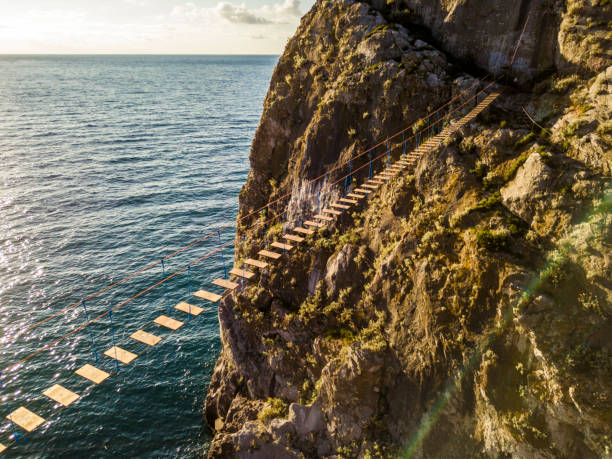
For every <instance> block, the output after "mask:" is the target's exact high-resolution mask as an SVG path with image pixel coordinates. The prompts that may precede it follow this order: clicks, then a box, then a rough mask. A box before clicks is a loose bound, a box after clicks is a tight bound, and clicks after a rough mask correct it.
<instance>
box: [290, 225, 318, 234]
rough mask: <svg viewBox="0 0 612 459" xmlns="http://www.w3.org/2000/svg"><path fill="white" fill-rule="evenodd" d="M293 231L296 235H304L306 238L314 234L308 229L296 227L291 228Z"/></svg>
mask: <svg viewBox="0 0 612 459" xmlns="http://www.w3.org/2000/svg"><path fill="white" fill-rule="evenodd" d="M293 231H295V232H296V233H300V234H305V235H306V236H309V235H311V234H314V231H313V230H311V229H308V228H302V227H301V226H298V227H297V228H293Z"/></svg>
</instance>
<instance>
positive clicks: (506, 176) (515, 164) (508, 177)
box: [504, 152, 529, 183]
mask: <svg viewBox="0 0 612 459" xmlns="http://www.w3.org/2000/svg"><path fill="white" fill-rule="evenodd" d="M527 158H529V153H527V152H525V153H523V154H522V155H521V156H519V157H518V158H516V159H515V160H514V162H513V163H512V166H510V169H508V170H507V171H506V173H505V174H504V183H505V182H509V181H510V180H512V179H513V178H514V175H515V174H516V171H517V170H518V168H519V167H521V166H522V165H523V164H525V161H527Z"/></svg>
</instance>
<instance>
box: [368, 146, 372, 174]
mask: <svg viewBox="0 0 612 459" xmlns="http://www.w3.org/2000/svg"><path fill="white" fill-rule="evenodd" d="M368 177H369V178H370V179H371V178H372V150H370V169H369V170H368Z"/></svg>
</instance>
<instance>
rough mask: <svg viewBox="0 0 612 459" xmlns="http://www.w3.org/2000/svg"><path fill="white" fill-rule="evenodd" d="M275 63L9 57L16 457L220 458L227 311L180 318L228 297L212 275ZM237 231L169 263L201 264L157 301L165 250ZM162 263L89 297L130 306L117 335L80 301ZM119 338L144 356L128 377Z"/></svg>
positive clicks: (5, 308) (4, 233) (1, 61)
mask: <svg viewBox="0 0 612 459" xmlns="http://www.w3.org/2000/svg"><path fill="white" fill-rule="evenodd" d="M276 61H277V57H276V56H232V57H230V56H0V322H1V324H2V336H1V346H0V369H2V371H3V378H2V382H3V386H2V387H1V388H0V392H1V395H2V404H0V412H1V414H2V415H1V416H0V418H1V419H2V421H1V422H0V443H3V444H5V445H11V446H10V448H9V449H7V450H6V452H5V454H6V455H7V456H9V457H14V456H16V457H26V456H27V457H196V456H200V455H202V454H203V453H205V452H206V450H207V448H208V445H209V440H210V438H211V435H210V432H209V431H208V429H207V428H206V426H205V424H204V422H203V417H202V409H203V405H204V399H205V394H206V390H207V387H208V383H209V380H210V377H211V374H212V370H213V367H214V364H215V362H216V359H217V357H218V354H219V351H220V343H219V329H218V322H217V311H216V305H214V304H211V303H207V302H206V301H202V300H197V299H195V300H193V301H191V302H192V304H194V305H197V306H200V307H203V308H204V312H203V313H202V314H200V315H199V316H198V317H192V318H191V320H188V315H187V314H185V313H183V312H180V311H175V310H173V308H174V306H175V305H176V304H177V303H179V302H180V301H185V300H187V299H188V298H190V297H189V293H190V292H191V293H193V292H195V291H196V290H198V289H199V288H206V289H207V290H214V291H217V292H219V290H218V289H216V290H215V288H214V287H211V284H210V282H211V281H212V280H214V279H215V278H217V277H222V276H223V275H224V269H229V268H230V265H231V259H232V256H233V246H232V245H231V244H232V241H233V239H234V227H233V224H234V222H235V217H236V213H237V207H238V193H239V191H240V188H241V186H242V184H243V183H244V181H245V179H246V176H247V173H248V168H249V162H248V155H249V148H250V143H251V140H252V138H253V134H254V132H255V129H256V127H257V123H258V121H259V117H260V115H261V111H262V105H263V99H264V97H265V94H266V91H267V87H268V84H269V80H270V77H271V74H272V71H273V68H274V65H275V64H276ZM226 226H229V228H226V229H224V230H223V231H221V232H220V233H218V234H214V235H213V236H212V237H209V238H207V239H205V240H203V241H200V242H199V243H196V244H194V245H192V246H191V247H189V248H187V249H186V250H184V251H182V252H180V253H178V254H176V255H174V256H172V257H170V258H168V259H167V260H165V262H164V270H165V275H166V276H170V275H171V274H173V273H175V272H177V271H179V270H181V269H184V270H183V271H182V272H180V273H179V274H177V275H176V276H174V277H172V278H171V279H170V280H168V281H166V282H165V283H162V284H160V285H157V286H156V287H153V288H151V289H150V290H147V289H148V288H149V287H151V286H153V285H154V284H156V283H158V282H159V281H161V280H162V266H161V263H160V259H161V258H162V257H165V256H168V255H171V254H172V253H173V252H175V251H176V250H177V249H180V248H181V247H184V246H186V245H187V244H189V243H191V242H193V241H196V240H198V239H200V238H202V237H203V236H205V235H207V234H209V233H211V232H213V231H215V230H216V229H218V228H222V227H226ZM227 244H229V245H227ZM223 245H226V246H225V247H224V248H223V249H222V250H219V247H220V246H223ZM215 250H217V251H216V252H214V251H215ZM211 252H212V254H211ZM199 259H201V261H199V262H197V260H199ZM154 263H156V264H155V265H153V266H150V265H152V264H154ZM147 266H150V267H149V269H147V270H145V271H144V272H141V273H139V274H137V275H135V276H134V277H132V278H130V279H128V280H127V281H125V282H123V283H121V284H119V285H116V286H115V287H113V288H112V289H109V290H107V291H104V292H102V293H101V294H99V295H98V296H95V297H93V298H91V299H89V300H87V301H85V305H86V307H87V312H88V314H89V319H94V318H96V317H98V316H100V315H101V314H104V313H106V312H108V311H109V309H110V308H115V310H114V311H113V312H112V327H111V321H110V317H109V315H108V314H107V315H105V316H103V317H100V318H99V319H98V320H96V321H95V322H93V323H92V324H91V325H89V326H85V325H86V324H87V318H86V314H85V310H84V308H83V305H82V304H80V303H79V302H80V300H81V299H83V298H87V297H88V296H90V295H92V294H94V293H95V292H97V291H99V290H101V289H103V288H105V287H107V286H109V285H110V284H112V283H114V282H117V281H119V280H121V279H122V278H124V277H125V276H127V275H129V274H131V273H134V272H135V271H138V270H140V269H141V268H145V267H147ZM187 266H189V269H186V267H187ZM134 297H136V298H134ZM168 306H170V310H171V312H170V314H168V312H167V311H168ZM65 309H66V310H65ZM64 310H65V311H64ZM62 311H64V312H62ZM162 314H166V315H169V316H170V317H173V318H175V319H179V320H181V321H184V322H185V325H184V326H183V327H181V328H180V329H178V330H176V331H174V332H172V331H170V330H168V329H165V328H163V327H161V326H159V325H156V324H154V323H153V320H154V319H155V318H156V317H158V316H160V315H162ZM53 315H55V317H53ZM33 327H35V328H33ZM139 329H142V330H144V331H146V332H149V333H154V334H156V335H159V336H161V337H163V340H162V341H161V342H160V343H159V344H157V345H156V346H154V347H149V346H147V345H145V344H142V343H139V342H137V341H135V340H133V339H131V338H130V335H131V334H132V333H133V332H135V331H136V330H139ZM92 342H93V345H92ZM113 342H114V343H115V344H116V345H117V346H119V347H122V348H124V349H126V350H128V351H131V352H133V353H136V354H138V357H137V358H136V359H135V360H134V361H133V362H131V363H130V364H129V365H123V364H119V370H120V371H119V372H118V373H117V372H116V362H115V360H114V359H112V358H110V357H107V356H105V355H104V351H106V350H108V349H109V348H110V347H111V346H112V345H113ZM54 343H55V344H54ZM45 346H49V347H48V348H45ZM96 353H97V358H98V361H97V362H96ZM19 362H21V363H19ZM16 363H19V365H17V366H15V365H14V364H16ZM85 364H92V365H95V366H97V367H98V368H100V369H103V370H105V371H106V372H108V373H110V374H111V376H110V377H109V378H108V379H106V380H105V381H104V382H102V383H101V384H99V385H95V384H93V383H89V382H88V381H87V380H85V379H83V378H81V377H80V376H78V375H75V373H74V372H75V370H77V369H78V368H80V367H82V366H83V365H85ZM7 369H8V370H10V371H7ZM54 384H60V385H62V386H64V387H66V388H68V389H70V390H71V391H73V392H76V393H78V394H79V395H81V396H82V397H81V398H80V399H79V400H78V401H77V402H75V403H74V404H72V405H70V406H68V407H66V408H61V406H60V405H58V404H56V403H54V402H53V401H51V400H50V399H48V398H47V397H45V396H44V395H43V392H44V391H45V390H46V389H48V388H49V387H51V386H53V385H54ZM20 406H26V407H27V408H28V409H29V410H31V411H33V412H35V413H36V414H38V415H39V416H41V417H43V418H44V419H45V420H47V422H46V423H45V424H43V425H42V426H41V427H39V428H38V429H36V430H35V431H33V432H31V433H27V432H26V431H24V430H23V429H22V428H19V427H15V426H14V425H13V424H12V423H11V422H10V421H8V420H7V419H6V418H5V417H6V415H7V414H8V413H9V412H11V411H14V410H15V409H17V408H18V407H20ZM15 431H16V432H18V433H19V434H20V435H22V436H23V437H25V439H23V438H21V437H20V436H19V435H18V436H15V435H14V432H15ZM16 439H18V441H15V440H16Z"/></svg>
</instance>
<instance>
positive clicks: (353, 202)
mask: <svg viewBox="0 0 612 459" xmlns="http://www.w3.org/2000/svg"><path fill="white" fill-rule="evenodd" d="M338 201H340V202H344V203H346V204H359V201H355V200H354V199H346V198H340V199H338Z"/></svg>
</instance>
